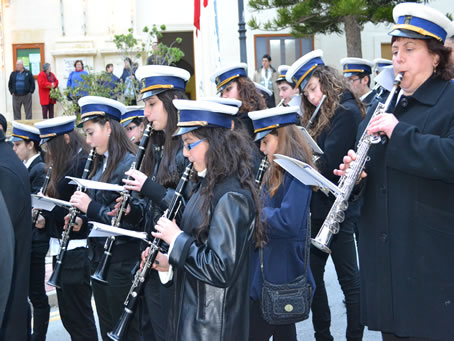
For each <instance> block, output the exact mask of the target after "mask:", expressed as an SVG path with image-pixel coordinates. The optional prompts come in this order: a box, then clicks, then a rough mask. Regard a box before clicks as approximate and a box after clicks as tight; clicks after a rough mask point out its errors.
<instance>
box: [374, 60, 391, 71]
mask: <svg viewBox="0 0 454 341" xmlns="http://www.w3.org/2000/svg"><path fill="white" fill-rule="evenodd" d="M373 63H374V69H375V71H377V72H381V71H382V70H383V68H384V67H386V66H389V65H393V62H392V60H389V59H384V58H375V59H374V60H373Z"/></svg>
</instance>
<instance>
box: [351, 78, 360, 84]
mask: <svg viewBox="0 0 454 341" xmlns="http://www.w3.org/2000/svg"><path fill="white" fill-rule="evenodd" d="M359 80H361V78H359V77H358V78H349V79H348V81H349V82H350V83H354V82H356V81H359Z"/></svg>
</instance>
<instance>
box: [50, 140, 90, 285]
mask: <svg viewBox="0 0 454 341" xmlns="http://www.w3.org/2000/svg"><path fill="white" fill-rule="evenodd" d="M94 155H95V148H92V149H91V150H90V154H88V157H87V161H86V162H85V166H84V171H83V173H82V179H87V178H88V175H89V174H90V168H91V164H92V162H93V157H94ZM82 190H83V188H82V186H77V189H76V191H82ZM79 214H80V212H79V210H78V209H77V208H75V207H71V208H70V209H69V223H68V227H67V228H66V230H63V232H62V234H61V242H60V251H59V252H58V256H57V262H56V263H55V269H54V272H53V273H52V275H51V276H50V278H49V281H47V284H48V285H50V286H53V287H56V288H57V289H60V273H61V269H62V264H63V260H64V259H65V254H66V251H67V250H68V244H69V235H70V234H71V231H72V228H73V226H74V225H75V222H76V218H77V216H78V215H79Z"/></svg>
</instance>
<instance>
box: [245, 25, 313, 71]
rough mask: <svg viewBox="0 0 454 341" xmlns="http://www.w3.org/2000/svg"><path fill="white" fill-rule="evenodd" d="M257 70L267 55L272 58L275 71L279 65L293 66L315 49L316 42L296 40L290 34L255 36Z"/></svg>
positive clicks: (311, 39) (304, 39)
mask: <svg viewBox="0 0 454 341" xmlns="http://www.w3.org/2000/svg"><path fill="white" fill-rule="evenodd" d="M254 46H255V69H256V70H257V68H259V67H260V66H261V65H262V57H263V55H265V54H268V55H270V56H271V60H272V65H273V66H274V68H275V69H277V67H278V66H279V65H292V64H293V62H295V61H296V60H297V59H298V58H300V57H301V56H303V55H305V54H306V53H308V52H310V51H312V50H313V49H314V40H313V38H312V37H310V38H294V37H292V36H291V35H289V34H269V35H262V34H257V35H255V36H254Z"/></svg>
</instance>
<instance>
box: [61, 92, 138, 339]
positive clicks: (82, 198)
mask: <svg viewBox="0 0 454 341" xmlns="http://www.w3.org/2000/svg"><path fill="white" fill-rule="evenodd" d="M79 106H80V107H81V119H82V122H81V123H80V124H79V125H82V126H83V129H84V131H85V134H86V135H87V137H86V141H87V143H88V144H89V145H90V146H91V147H92V148H95V149H96V157H95V161H94V166H93V167H92V171H91V175H90V179H91V180H96V181H102V182H108V183H112V184H123V183H122V181H121V180H122V178H123V177H124V173H125V172H126V171H127V170H128V169H129V168H130V167H131V164H132V162H133V161H134V159H135V153H136V150H137V148H136V147H135V145H134V144H133V143H132V142H131V141H130V140H129V139H128V137H127V136H126V133H125V131H124V129H123V127H122V126H121V124H120V118H121V114H122V113H123V112H124V111H125V109H126V107H125V106H124V105H123V104H122V103H120V102H118V101H115V100H112V99H109V98H103V97H97V96H85V97H82V98H81V99H80V100H79ZM117 197H118V194H117V193H115V192H111V191H100V190H93V189H88V190H87V193H84V192H79V191H76V192H75V193H74V194H73V195H72V197H71V200H70V202H71V203H72V204H73V205H74V206H75V207H76V208H77V209H79V210H80V211H81V212H82V213H84V214H85V215H86V219H88V220H91V221H97V222H100V223H103V224H108V225H110V224H111V218H112V216H111V215H109V213H110V212H111V211H112V209H113V207H114V206H115V204H116V199H117ZM130 201H131V205H130V206H129V209H128V211H127V213H128V214H127V215H125V217H124V219H123V220H122V222H121V227H122V228H127V229H132V230H138V229H141V227H142V226H141V224H140V223H141V221H142V217H143V215H144V209H145V207H144V206H145V204H144V202H143V201H142V200H139V199H137V198H135V196H132V197H131V200H130ZM76 222H77V224H82V223H83V221H82V218H77V220H76ZM104 239H105V238H92V239H90V243H89V247H90V252H91V253H92V258H91V259H90V266H91V270H92V272H94V271H95V270H96V269H97V267H98V263H99V261H100V259H101V258H102V255H103V254H104ZM139 244H140V243H139V241H138V240H137V239H133V238H128V237H117V238H116V239H115V243H114V246H113V249H112V255H111V259H110V265H109V267H108V270H107V277H106V280H107V282H108V284H104V283H100V282H99V281H92V287H93V296H94V298H95V302H96V311H97V313H98V317H99V324H100V328H101V335H102V338H103V339H104V340H107V333H108V332H110V331H111V330H112V329H113V327H114V325H115V323H116V322H117V320H118V319H119V317H120V315H121V313H122V312H123V302H124V299H125V297H126V296H127V295H128V292H129V288H130V286H131V281H132V276H131V271H132V270H133V268H134V266H135V264H136V262H137V260H138V259H139V258H140V252H139V251H140V250H139ZM138 338H139V325H138V316H136V317H135V318H134V319H133V321H132V322H131V324H130V328H129V331H128V334H127V340H138Z"/></svg>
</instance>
